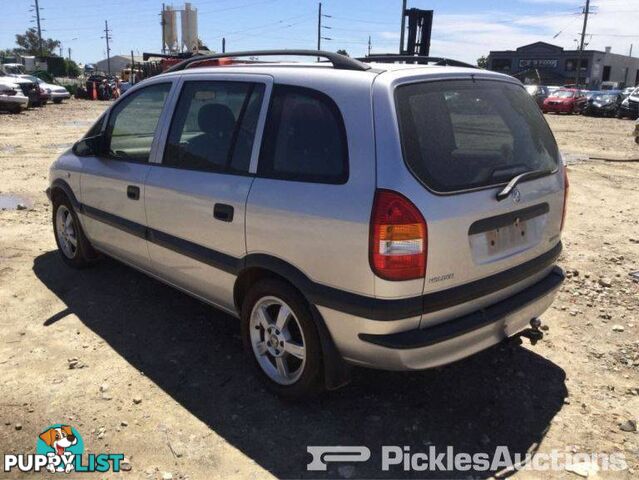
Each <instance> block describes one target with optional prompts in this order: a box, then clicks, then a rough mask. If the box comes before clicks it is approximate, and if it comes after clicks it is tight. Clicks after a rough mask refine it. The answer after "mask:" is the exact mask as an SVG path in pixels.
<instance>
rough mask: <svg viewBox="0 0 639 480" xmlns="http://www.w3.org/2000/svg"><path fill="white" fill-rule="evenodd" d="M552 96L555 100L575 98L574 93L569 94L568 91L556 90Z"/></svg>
mask: <svg viewBox="0 0 639 480" xmlns="http://www.w3.org/2000/svg"><path fill="white" fill-rule="evenodd" d="M552 96H553V97H557V98H572V97H574V96H575V92H571V91H569V90H557V91H556V92H555V93H553V95H552Z"/></svg>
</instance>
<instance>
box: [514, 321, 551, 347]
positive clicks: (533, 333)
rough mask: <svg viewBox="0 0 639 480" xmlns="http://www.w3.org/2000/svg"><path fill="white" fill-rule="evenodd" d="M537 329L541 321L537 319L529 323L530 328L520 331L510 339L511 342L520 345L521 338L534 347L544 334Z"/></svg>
mask: <svg viewBox="0 0 639 480" xmlns="http://www.w3.org/2000/svg"><path fill="white" fill-rule="evenodd" d="M539 327H541V320H539V318H533V319H532V320H531V321H530V328H527V329H525V330H522V331H521V332H519V333H517V334H516V335H514V336H513V337H512V338H511V341H513V342H514V343H515V344H517V345H521V337H526V338H527V339H528V340H530V344H531V345H536V344H537V342H538V341H539V340H542V339H543V338H544V332H542V331H541V330H540V328H539Z"/></svg>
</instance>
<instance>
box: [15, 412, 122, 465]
mask: <svg viewBox="0 0 639 480" xmlns="http://www.w3.org/2000/svg"><path fill="white" fill-rule="evenodd" d="M123 459H124V454H123V453H98V454H95V453H89V454H86V455H85V454H84V442H83V441H82V437H81V436H80V433H79V432H78V431H77V430H76V429H75V428H74V427H71V426H69V425H63V424H56V425H51V426H50V427H48V428H47V429H45V430H44V431H43V432H42V433H41V434H40V435H39V436H38V440H37V444H36V453H35V454H33V453H19V454H5V455H4V471H5V472H11V471H16V470H18V471H20V472H40V471H42V470H46V471H48V472H50V473H71V472H81V473H91V472H100V473H104V472H109V471H112V472H119V471H120V463H121V462H122V460H123Z"/></svg>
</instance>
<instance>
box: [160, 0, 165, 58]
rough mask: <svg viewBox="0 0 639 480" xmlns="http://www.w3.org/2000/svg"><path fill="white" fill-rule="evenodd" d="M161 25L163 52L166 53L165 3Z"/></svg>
mask: <svg viewBox="0 0 639 480" xmlns="http://www.w3.org/2000/svg"><path fill="white" fill-rule="evenodd" d="M160 25H162V53H166V46H165V45H166V17H165V16H164V4H162V20H160Z"/></svg>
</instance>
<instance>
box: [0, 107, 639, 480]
mask: <svg viewBox="0 0 639 480" xmlns="http://www.w3.org/2000/svg"><path fill="white" fill-rule="evenodd" d="M106 106H107V105H106V104H105V103H100V102H87V101H77V100H71V101H69V102H67V103H65V104H63V105H59V106H58V105H55V106H53V105H50V106H47V107H45V108H43V109H37V110H32V111H28V112H25V113H23V114H21V115H17V116H11V115H5V114H0V172H1V173H0V179H1V182H0V195H4V196H6V195H16V196H19V197H20V200H19V201H20V202H21V203H24V206H25V207H26V208H25V209H23V210H15V209H7V210H2V211H0V232H1V234H0V331H1V332H2V333H1V335H0V371H1V372H2V376H1V380H2V383H0V393H1V394H0V452H2V453H23V452H24V453H33V452H34V451H35V445H36V439H37V436H38V434H39V433H40V432H41V431H42V430H43V429H44V428H45V427H46V426H48V425H51V424H54V423H66V424H70V425H72V426H74V427H75V428H76V429H77V430H78V431H79V432H80V433H81V434H82V435H83V438H84V442H85V446H86V450H87V451H89V452H93V453H98V452H108V453H124V454H125V455H126V458H127V462H128V463H127V464H126V466H127V471H123V472H121V473H119V474H113V473H110V474H108V475H106V476H104V474H102V476H101V475H100V474H95V476H89V477H90V478H120V477H121V478H143V479H145V478H149V479H151V478H159V479H162V478H167V479H168V478H174V479H178V478H191V479H210V478H230V477H237V478H240V477H241V478H246V477H248V478H255V479H257V478H267V477H271V476H276V477H285V478H297V477H312V478H362V477H366V478H400V477H405V476H410V475H408V474H406V473H404V472H403V471H402V470H401V469H398V468H395V469H391V470H390V471H388V472H383V471H381V469H380V455H379V451H380V447H381V445H400V446H408V447H410V450H411V451H412V452H413V453H416V452H424V451H428V448H429V447H430V446H435V447H436V448H437V449H439V450H444V449H445V447H446V446H449V445H450V446H453V447H454V449H455V451H458V452H462V451H463V452H469V453H474V452H479V451H484V452H493V451H494V450H495V449H496V448H497V447H498V446H502V445H503V446H507V447H509V448H510V451H511V452H512V453H520V454H525V453H526V452H531V453H535V452H537V453H548V452H550V451H551V450H552V449H558V450H559V451H561V452H570V453H580V452H597V453H609V454H610V453H622V454H624V455H625V459H626V462H627V464H628V465H627V468H626V469H625V470H623V471H621V472H616V473H614V474H610V473H608V474H606V473H603V472H601V473H600V474H599V475H600V476H601V477H603V478H621V479H631V478H637V475H638V474H639V462H638V454H639V437H638V434H637V432H636V421H638V420H639V374H638V372H639V315H638V314H637V312H638V311H639V295H638V288H639V284H638V283H637V282H633V280H632V278H631V277H630V276H629V273H630V272H631V271H636V270H639V213H638V212H639V182H638V181H637V179H638V178H639V163H633V162H627V163H619V162H614V163H613V162H603V161H593V160H589V161H588V160H583V159H584V158H587V157H588V156H600V157H602V156H603V157H611V158H612V157H614V158H626V159H630V158H637V157H639V147H637V146H636V145H635V144H634V142H633V140H632V138H631V136H630V134H631V132H632V122H629V121H622V120H616V119H594V118H582V117H577V116H574V117H573V116H555V115H549V116H547V118H548V120H549V122H550V124H551V126H552V128H553V130H554V132H555V134H556V136H557V139H558V141H559V143H560V146H561V148H562V150H564V151H565V152H568V153H570V154H571V158H572V159H573V160H574V161H571V166H570V168H569V173H570V182H571V186H570V189H571V191H570V202H569V207H568V214H569V218H568V221H567V225H566V229H565V232H564V245H565V250H564V254H563V255H562V257H561V259H560V264H561V265H562V266H563V267H564V268H565V269H566V270H567V272H568V274H569V278H568V280H567V281H566V282H565V284H564V286H563V288H562V291H561V293H560V295H559V297H558V299H557V301H556V302H555V303H554V305H553V307H552V308H551V309H550V310H549V311H548V312H547V313H546V314H545V315H544V316H543V319H542V320H543V322H544V323H545V325H547V326H548V327H549V329H548V330H547V331H546V332H545V333H546V336H545V339H544V340H543V341H542V342H540V343H538V344H537V345H536V346H534V347H533V346H531V345H530V344H529V343H528V342H527V341H526V343H525V344H524V345H522V346H514V345H511V344H508V345H500V346H497V347H495V348H492V349H490V350H488V351H485V352H483V353H481V354H478V355H475V356H474V357H471V358H468V359H466V360H464V361H460V362H458V363H455V364H453V365H450V366H447V367H444V368H438V369H435V370H430V371H425V372H418V373H389V372H377V371H368V370H363V369H362V370H356V371H355V372H354V378H353V382H352V384H351V385H349V386H348V387H346V388H344V389H341V390H339V391H336V392H331V393H328V394H326V395H323V396H321V397H319V398H317V399H315V400H313V401H309V402H306V403H300V404H294V403H287V402H284V401H281V400H279V399H278V398H275V397H273V396H272V395H270V394H269V393H267V392H265V391H264V390H263V389H262V388H261V387H260V386H259V383H258V382H256V380H255V379H254V378H253V377H252V376H251V373H250V368H249V367H250V366H249V365H248V363H247V362H246V361H245V359H244V356H243V352H242V349H241V341H240V337H239V325H238V323H237V321H235V320H234V319H233V318H231V317H229V316H227V315H225V314H224V313H221V312H219V311H216V310H214V309H212V308H210V307H208V306H205V305H203V304H202V303H200V302H198V301H196V300H194V299H192V298H190V297H188V296H186V295H184V294H181V293H179V292H177V291H175V290H173V289H171V288H169V287H166V286H164V285H162V284H160V283H158V282H156V281H154V280H152V279H150V278H147V277H146V276H144V275H142V274H140V273H138V272H136V271H134V270H133V269H131V268H128V267H125V266H123V265H121V264H119V263H117V262H115V261H110V260H106V261H104V262H102V263H101V264H100V265H99V266H96V268H92V269H89V270H84V271H80V272H78V271H72V270H70V269H68V268H66V267H65V266H64V265H63V263H62V262H61V260H60V259H59V258H58V255H57V253H56V252H55V243H54V239H53V235H52V231H51V226H50V216H51V209H50V206H49V205H48V202H47V200H46V198H45V196H44V193H43V191H44V189H45V188H46V186H47V180H46V179H47V168H48V166H49V164H50V163H51V162H52V160H53V159H54V158H55V157H56V156H57V155H58V154H59V152H60V151H62V150H63V149H64V148H66V147H67V146H69V145H71V144H72V142H73V141H74V140H76V139H77V138H78V137H79V136H80V135H81V134H82V133H83V132H84V131H86V130H87V129H88V127H89V125H90V123H91V122H92V121H93V120H94V119H95V118H97V116H98V115H99V114H100V113H101V112H102V111H103V110H104V108H105V107H106ZM5 198H6V197H5ZM336 444H341V445H366V446H368V447H369V448H370V449H371V450H372V452H373V453H372V458H371V460H370V461H369V462H367V463H365V464H350V465H343V466H341V467H340V468H337V467H336V466H334V465H331V466H329V469H328V471H327V472H307V471H306V464H307V463H308V462H309V461H310V455H308V454H307V453H306V446H307V445H336ZM494 474H495V472H486V473H475V474H472V475H471V474H469V473H468V472H463V473H462V472H455V473H449V474H441V473H438V474H429V473H428V472H426V473H414V474H412V477H425V476H430V477H437V478H442V477H450V478H457V477H460V476H461V477H464V478H468V477H469V476H471V477H476V478H486V477H489V476H491V475H494ZM2 475H4V476H5V477H7V478H20V477H21V475H20V474H16V473H12V474H11V475H9V474H3V473H0V476H2ZM41 475H42V474H40V476H41ZM542 475H543V477H544V478H548V477H550V478H566V479H569V478H575V479H576V478H579V477H577V474H576V473H573V472H570V471H567V470H561V471H558V472H552V473H547V474H543V473H539V472H529V471H522V472H519V473H517V474H516V477H517V478H523V479H527V478H540V477H542ZM23 476H28V475H26V474H23ZM86 477H87V475H84V476H83V477H82V478H86ZM69 478H80V475H79V474H71V475H69Z"/></svg>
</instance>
